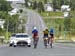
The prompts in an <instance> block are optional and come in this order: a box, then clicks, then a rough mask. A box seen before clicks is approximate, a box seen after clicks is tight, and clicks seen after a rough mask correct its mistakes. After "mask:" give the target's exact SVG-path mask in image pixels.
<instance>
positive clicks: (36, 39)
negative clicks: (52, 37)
mask: <svg viewBox="0 0 75 56" xmlns="http://www.w3.org/2000/svg"><path fill="white" fill-rule="evenodd" d="M32 34H33V36H32V37H33V44H34V48H36V47H37V43H38V39H39V37H38V30H37V28H36V27H34V28H33V30H32Z"/></svg>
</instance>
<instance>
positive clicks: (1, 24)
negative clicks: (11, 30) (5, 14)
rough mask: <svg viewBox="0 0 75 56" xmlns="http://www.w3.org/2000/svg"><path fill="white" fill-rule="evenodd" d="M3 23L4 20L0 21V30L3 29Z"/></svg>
mask: <svg viewBox="0 0 75 56" xmlns="http://www.w3.org/2000/svg"><path fill="white" fill-rule="evenodd" d="M4 23H5V20H3V19H0V28H4Z"/></svg>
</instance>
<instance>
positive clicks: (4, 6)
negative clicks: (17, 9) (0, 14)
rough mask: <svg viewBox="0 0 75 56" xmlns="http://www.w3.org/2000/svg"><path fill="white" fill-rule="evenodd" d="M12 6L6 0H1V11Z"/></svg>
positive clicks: (7, 9)
mask: <svg viewBox="0 0 75 56" xmlns="http://www.w3.org/2000/svg"><path fill="white" fill-rule="evenodd" d="M11 9H12V7H11V5H10V3H9V2H7V1H6V0H0V11H9V10H11Z"/></svg>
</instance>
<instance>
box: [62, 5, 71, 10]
mask: <svg viewBox="0 0 75 56" xmlns="http://www.w3.org/2000/svg"><path fill="white" fill-rule="evenodd" d="M70 10H71V8H70V6H69V5H62V6H61V11H70Z"/></svg>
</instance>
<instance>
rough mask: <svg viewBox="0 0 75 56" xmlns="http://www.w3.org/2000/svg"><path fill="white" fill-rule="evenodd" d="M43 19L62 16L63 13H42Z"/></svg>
mask: <svg viewBox="0 0 75 56" xmlns="http://www.w3.org/2000/svg"><path fill="white" fill-rule="evenodd" d="M40 14H41V16H43V17H49V16H62V15H63V13H62V12H42V13H40Z"/></svg>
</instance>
